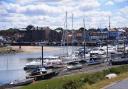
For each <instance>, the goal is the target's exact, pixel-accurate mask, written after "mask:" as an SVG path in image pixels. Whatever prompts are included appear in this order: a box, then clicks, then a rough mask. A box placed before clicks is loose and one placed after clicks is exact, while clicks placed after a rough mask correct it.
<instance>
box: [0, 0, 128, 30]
mask: <svg viewBox="0 0 128 89" xmlns="http://www.w3.org/2000/svg"><path fill="white" fill-rule="evenodd" d="M66 11H67V12H68V28H69V29H71V28H72V27H71V16H72V13H73V14H74V27H73V28H76V29H77V28H79V27H81V26H83V22H82V19H83V18H85V25H86V28H92V27H94V28H98V27H102V28H103V27H107V26H108V17H109V16H110V17H111V26H112V27H127V26H128V15H127V14H128V0H0V29H7V28H10V27H16V28H22V27H26V26H27V25H29V24H32V25H34V26H41V27H43V26H49V27H50V28H56V27H64V22H65V12H66Z"/></svg>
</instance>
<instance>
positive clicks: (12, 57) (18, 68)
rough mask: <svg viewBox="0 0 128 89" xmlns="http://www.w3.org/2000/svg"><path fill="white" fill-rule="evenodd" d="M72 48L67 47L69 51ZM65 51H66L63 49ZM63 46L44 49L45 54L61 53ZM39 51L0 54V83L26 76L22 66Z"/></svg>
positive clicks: (35, 56) (38, 54) (38, 53)
mask: <svg viewBox="0 0 128 89" xmlns="http://www.w3.org/2000/svg"><path fill="white" fill-rule="evenodd" d="M71 50H72V49H71V48H69V52H70V51H71ZM65 52H66V51H65ZM65 52H63V48H61V49H59V50H56V51H45V52H44V57H45V56H55V55H61V54H63V53H65ZM39 57H41V52H37V53H16V54H5V55H0V84H4V83H8V82H11V81H14V80H19V79H24V78H25V76H26V73H25V71H24V70H23V67H24V66H25V64H26V63H28V62H30V60H27V59H28V58H39Z"/></svg>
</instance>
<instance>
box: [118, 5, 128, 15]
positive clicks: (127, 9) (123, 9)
mask: <svg viewBox="0 0 128 89" xmlns="http://www.w3.org/2000/svg"><path fill="white" fill-rule="evenodd" d="M120 12H121V13H122V14H124V15H127V14H128V6H126V7H124V8H122V9H120Z"/></svg>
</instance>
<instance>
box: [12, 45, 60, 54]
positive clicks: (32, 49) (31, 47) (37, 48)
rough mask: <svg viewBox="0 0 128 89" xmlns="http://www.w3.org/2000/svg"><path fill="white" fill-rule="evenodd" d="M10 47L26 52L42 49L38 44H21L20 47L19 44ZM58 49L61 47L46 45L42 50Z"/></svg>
mask: <svg viewBox="0 0 128 89" xmlns="http://www.w3.org/2000/svg"><path fill="white" fill-rule="evenodd" d="M11 48H12V49H14V50H20V51H21V52H27V53H32V52H41V51H42V47H40V46H21V48H19V46H11ZM59 49H61V48H57V47H47V46H45V47H44V51H56V50H59Z"/></svg>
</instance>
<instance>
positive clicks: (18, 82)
mask: <svg viewBox="0 0 128 89" xmlns="http://www.w3.org/2000/svg"><path fill="white" fill-rule="evenodd" d="M32 82H33V78H30V79H24V80H15V81H12V82H10V83H9V85H10V86H23V85H27V84H30V83H32Z"/></svg>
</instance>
